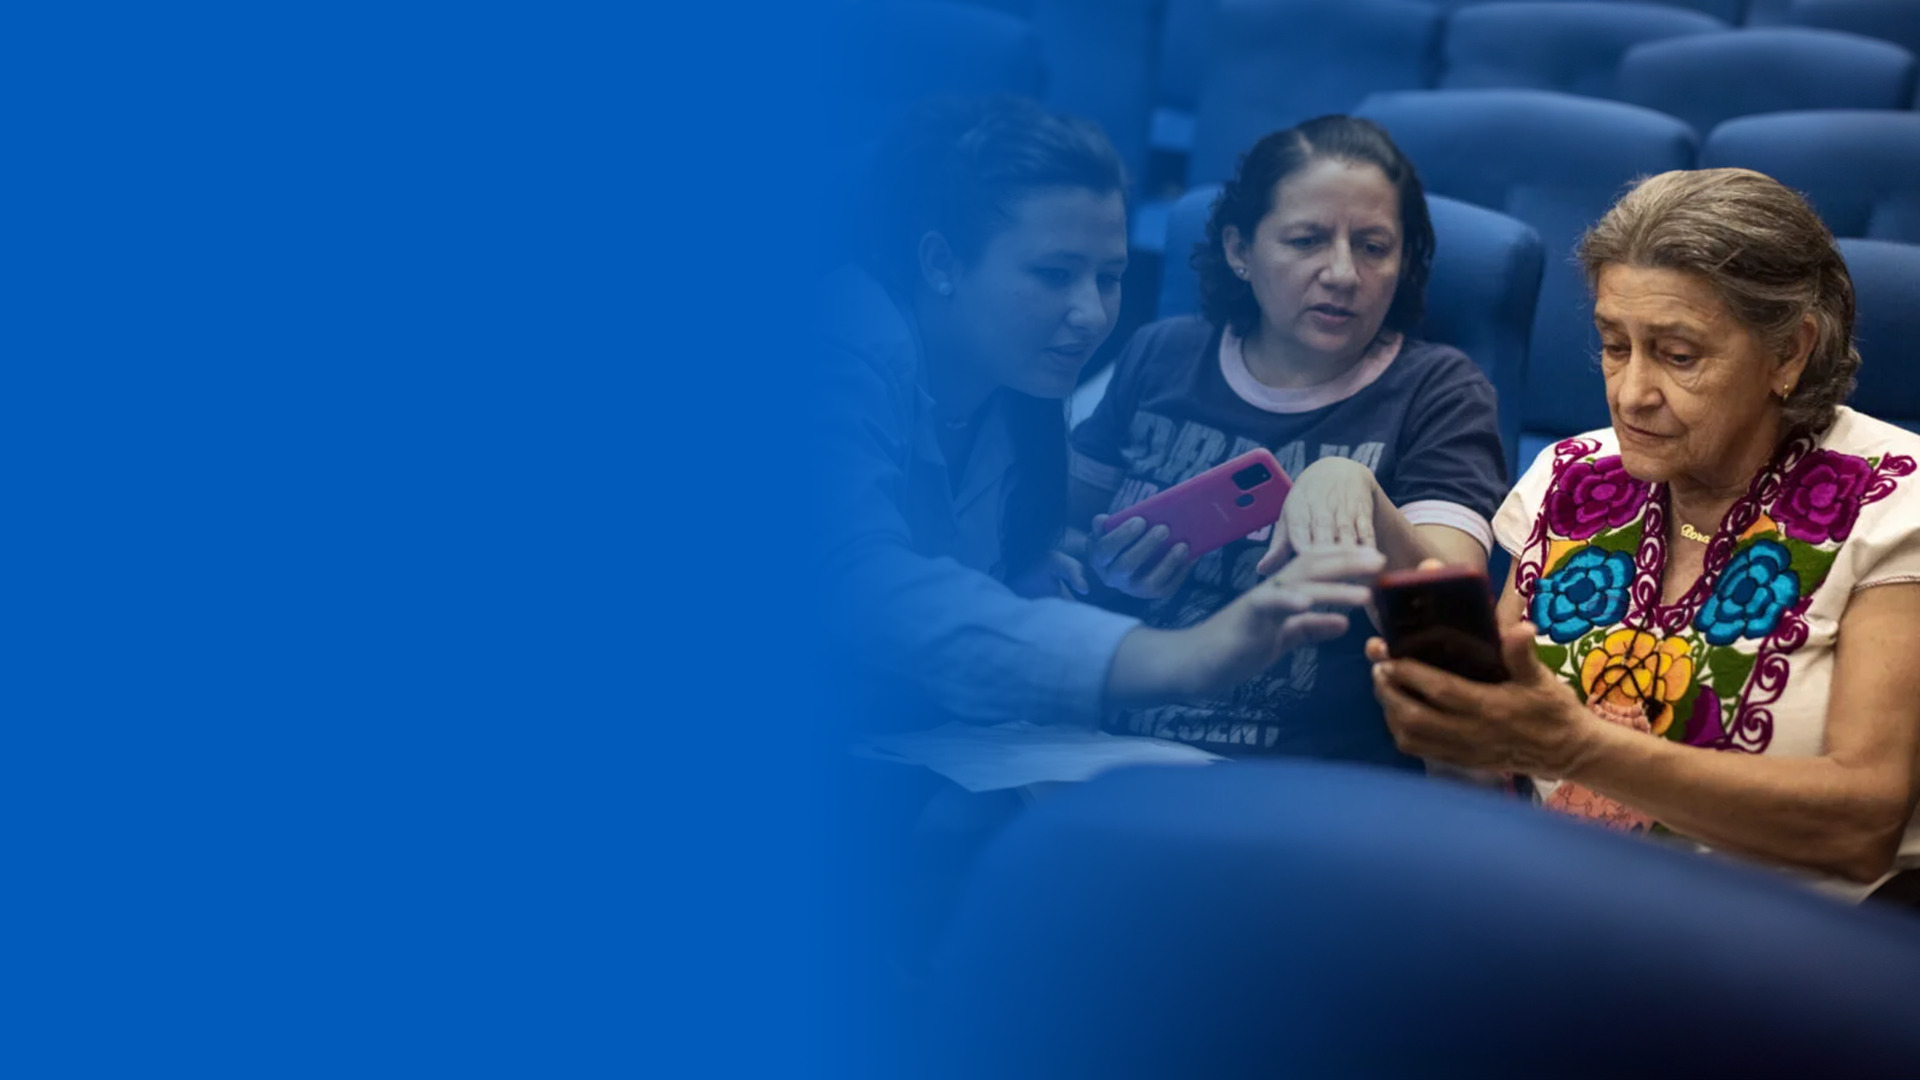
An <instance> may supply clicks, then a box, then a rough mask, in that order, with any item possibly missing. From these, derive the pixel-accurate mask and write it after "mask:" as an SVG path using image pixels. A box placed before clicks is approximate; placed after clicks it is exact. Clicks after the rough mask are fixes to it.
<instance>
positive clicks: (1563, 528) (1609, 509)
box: [1546, 454, 1653, 540]
mask: <svg viewBox="0 0 1920 1080" xmlns="http://www.w3.org/2000/svg"><path fill="white" fill-rule="evenodd" d="M1652 490H1653V485H1651V484H1648V483H1647V482H1645V481H1644V480H1635V479H1634V478H1633V477H1632V476H1631V475H1629V474H1628V473H1627V470H1626V467H1625V466H1623V465H1621V464H1620V455H1619V454H1614V455H1613V456H1611V457H1603V458H1599V459H1597V460H1594V461H1576V462H1573V463H1572V464H1570V465H1568V466H1567V467H1566V469H1565V471H1563V472H1562V473H1561V474H1560V475H1559V476H1558V477H1556V478H1555V483H1554V485H1553V491H1552V492H1551V493H1550V494H1549V495H1548V496H1547V505H1546V513H1547V527H1548V528H1549V529H1552V530H1553V531H1554V533H1556V534H1558V535H1560V536H1564V537H1566V538H1567V539H1569V540H1585V539H1586V538H1587V537H1589V536H1592V535H1593V534H1594V533H1597V532H1599V531H1600V530H1601V529H1617V528H1619V527H1621V526H1622V525H1625V524H1626V523H1627V522H1629V521H1632V520H1634V519H1635V518H1637V517H1639V516H1640V508H1641V507H1643V506H1645V505H1646V504H1647V494H1648V493H1649V492H1651V491H1652Z"/></svg>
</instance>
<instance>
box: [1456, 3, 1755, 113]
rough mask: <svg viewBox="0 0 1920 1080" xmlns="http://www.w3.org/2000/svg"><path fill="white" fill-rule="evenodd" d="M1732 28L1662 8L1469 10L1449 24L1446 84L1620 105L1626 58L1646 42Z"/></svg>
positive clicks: (1502, 6) (1705, 17) (1554, 6)
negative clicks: (1550, 93)
mask: <svg viewBox="0 0 1920 1080" xmlns="http://www.w3.org/2000/svg"><path fill="white" fill-rule="evenodd" d="M1728 29H1730V28H1729V27H1728V26H1727V24H1726V23H1723V22H1721V21H1720V20H1719V19H1716V18H1713V17H1712V16H1710V15H1702V14H1700V13H1699V12H1697V11H1687V10H1685V9H1682V8H1675V7H1667V6H1665V5H1662V4H1636V3H1605V2H1600V0H1572V2H1562V0H1527V2H1520V3H1510V4H1480V5H1476V6H1473V7H1467V8H1462V9H1460V10H1459V11H1456V12H1454V13H1453V15H1452V17H1451V18H1449V19H1448V20H1447V36H1446V45H1445V50H1444V63H1443V65H1442V68H1441V73H1440V87H1441V88H1442V89H1449V90H1467V89H1480V88H1489V87H1513V88H1526V89H1534V90H1559V91H1561V92H1563V93H1568V94H1579V95H1581V96H1583V97H1597V98H1607V99H1610V100H1616V101H1617V100H1619V98H1620V82H1619V68H1620V58H1621V57H1622V56H1624V55H1626V51H1627V50H1628V49H1630V48H1632V47H1633V46H1635V45H1638V44H1640V43H1642V42H1646V41H1661V40H1664V39H1666V38H1673V37H1684V36H1686V35H1688V34H1715V33H1724V32H1726V31H1727V30H1728Z"/></svg>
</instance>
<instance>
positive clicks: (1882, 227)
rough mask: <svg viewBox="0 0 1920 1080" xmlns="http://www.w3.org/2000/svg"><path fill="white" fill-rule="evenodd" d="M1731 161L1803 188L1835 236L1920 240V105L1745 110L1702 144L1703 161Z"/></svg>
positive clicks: (1710, 165) (1716, 164) (1715, 164)
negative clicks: (1906, 108) (1919, 108)
mask: <svg viewBox="0 0 1920 1080" xmlns="http://www.w3.org/2000/svg"><path fill="white" fill-rule="evenodd" d="M1726 166H1737V167H1739V168H1745V169H1754V170H1756V171H1759V172H1763V173H1766V174H1767V175H1768V176H1771V177H1773V178H1774V179H1775V180H1778V181H1780V182H1781V183H1783V184H1785V185H1787V186H1788V187H1790V188H1793V189H1794V190H1796V191H1799V192H1802V193H1804V194H1805V195H1806V196H1807V198H1808V199H1809V200H1810V201H1811V202H1812V203H1813V208H1814V209H1815V210H1818V211H1819V212H1820V217H1821V219H1822V220H1824V221H1825V222H1826V223H1827V228H1829V229H1832V230H1833V234H1834V235H1835V236H1863V237H1871V238H1874V239H1878V240H1898V241H1901V242H1902V243H1909V244H1920V113H1913V112H1891V111H1883V110H1872V111H1865V110H1863V111H1857V112H1853V111H1824V110H1823V111H1815V112H1791V113H1773V114H1770V115H1766V116H1743V117H1740V118H1738V119H1734V120H1729V121H1727V122H1726V123H1724V124H1721V125H1720V126H1719V127H1716V128H1714V129H1713V132H1712V133H1711V134H1709V135H1708V136H1707V141H1706V142H1705V143H1704V144H1703V145H1702V146H1701V147H1700V167H1701V168H1703V169H1704V168H1722V167H1726Z"/></svg>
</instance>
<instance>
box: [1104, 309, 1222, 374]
mask: <svg viewBox="0 0 1920 1080" xmlns="http://www.w3.org/2000/svg"><path fill="white" fill-rule="evenodd" d="M1217 336H1218V335H1217V333H1216V332H1215V330H1214V328H1213V326H1212V325H1211V324H1209V323H1208V322H1207V320H1205V319H1203V318H1201V317H1200V316H1198V315H1176V316H1174V317H1173V318H1171V319H1161V320H1159V321H1157V322H1150V323H1148V324H1146V325H1145V326H1142V327H1141V328H1140V329H1138V330H1135V331H1134V332H1133V337H1131V338H1129V339H1128V340H1127V347H1126V348H1125V349H1124V350H1122V352H1121V354H1120V359H1119V361H1118V362H1117V364H1116V366H1115V368H1114V378H1115V379H1117V380H1119V381H1121V382H1122V383H1123V384H1126V385H1130V386H1133V387H1136V388H1138V387H1141V386H1154V387H1158V386H1164V385H1169V384H1173V383H1176V382H1178V381H1179V380H1181V379H1183V378H1185V377H1186V376H1187V374H1188V373H1190V372H1192V371H1193V370H1195V368H1196V367H1197V366H1198V365H1199V364H1201V363H1202V362H1204V361H1205V360H1206V359H1207V358H1208V355H1209V352H1208V348H1207V346H1208V345H1209V344H1210V343H1212V342H1213V341H1214V340H1215V339H1216V338H1217Z"/></svg>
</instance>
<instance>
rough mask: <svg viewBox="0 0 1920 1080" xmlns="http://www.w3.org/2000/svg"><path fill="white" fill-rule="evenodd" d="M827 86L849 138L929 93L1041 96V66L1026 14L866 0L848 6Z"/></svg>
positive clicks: (872, 131)
mask: <svg viewBox="0 0 1920 1080" xmlns="http://www.w3.org/2000/svg"><path fill="white" fill-rule="evenodd" d="M844 18H845V19H846V21H847V22H846V25H847V32H846V34H845V48H846V51H845V53H844V55H843V57H842V58H841V60H840V61H839V62H838V63H836V64H835V65H833V70H832V72H831V73H830V75H829V79H830V80H831V81H830V84H829V85H830V90H831V91H832V92H833V95H834V97H835V98H837V99H838V101H839V103H840V104H841V105H842V107H843V108H845V109H846V110H848V112H849V115H850V121H851V125H852V128H853V135H854V138H855V139H859V140H873V139H876V138H878V137H879V135H880V134H881V133H882V132H884V131H885V130H886V129H887V128H888V127H889V126H890V125H891V124H892V123H893V122H894V121H895V120H897V119H898V118H899V117H900V116H902V115H904V114H905V112H906V111H907V110H908V109H909V108H911V107H912V106H913V104H914V103H915V102H917V101H919V100H920V99H921V98H924V97H928V96H930V95H934V94H960V95H968V96H974V95H983V94H996V93H1007V94H1022V95H1025V96H1028V97H1039V96H1040V95H1041V92H1042V91H1043V90H1044V88H1045V83H1046V68H1045V63H1044V60H1043V59H1042V56H1041V50H1040V39H1039V36H1038V35H1037V34H1035V33H1034V30H1033V27H1032V26H1031V25H1030V24H1029V23H1028V22H1027V20H1025V19H1022V18H1018V17H1016V16H1013V15H1009V14H1007V13H1006V12H1003V11H995V10H992V9H990V8H986V7H980V6H977V5H974V4H964V3H956V2H952V0H869V2H867V3H862V4H857V5H854V6H852V7H851V8H848V9H846V11H845V14H844Z"/></svg>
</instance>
